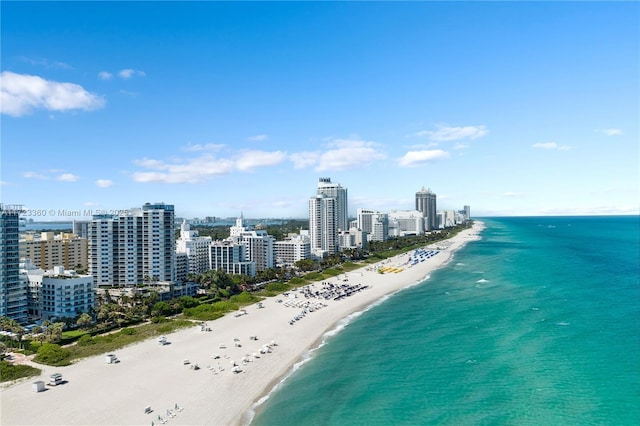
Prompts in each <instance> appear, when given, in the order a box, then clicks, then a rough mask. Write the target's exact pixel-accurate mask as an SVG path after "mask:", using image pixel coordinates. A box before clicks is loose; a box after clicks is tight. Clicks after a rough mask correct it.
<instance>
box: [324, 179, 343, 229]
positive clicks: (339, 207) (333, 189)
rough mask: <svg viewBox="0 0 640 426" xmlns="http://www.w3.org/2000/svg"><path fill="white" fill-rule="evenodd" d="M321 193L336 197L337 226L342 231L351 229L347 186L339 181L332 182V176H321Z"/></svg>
mask: <svg viewBox="0 0 640 426" xmlns="http://www.w3.org/2000/svg"><path fill="white" fill-rule="evenodd" d="M320 194H324V195H326V196H327V197H332V198H335V199H336V207H335V208H336V226H337V227H338V229H339V230H341V231H346V230H347V229H349V205H348V200H347V188H343V187H342V186H341V185H340V184H339V183H335V182H331V178H320V179H319V180H318V195H320Z"/></svg>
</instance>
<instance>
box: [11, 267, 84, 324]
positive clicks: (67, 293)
mask: <svg viewBox="0 0 640 426" xmlns="http://www.w3.org/2000/svg"><path fill="white" fill-rule="evenodd" d="M20 272H21V276H22V279H23V280H26V281H27V283H28V286H29V316H30V317H31V318H32V319H42V320H51V319H59V318H74V317H76V316H77V315H79V314H81V313H83V312H89V311H90V310H91V309H93V308H95V303H96V293H95V284H94V283H93V277H92V276H91V275H78V274H76V273H75V272H74V271H68V270H65V269H64V267H62V266H56V267H54V268H53V269H52V270H48V271H46V272H45V271H43V270H42V269H40V268H37V267H36V266H35V265H34V264H33V263H31V262H30V261H29V260H28V259H27V260H25V262H24V263H22V264H21V271H20Z"/></svg>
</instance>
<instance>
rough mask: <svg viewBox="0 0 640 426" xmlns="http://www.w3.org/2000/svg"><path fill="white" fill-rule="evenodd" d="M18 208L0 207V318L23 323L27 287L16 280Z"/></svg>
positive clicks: (18, 249) (25, 319)
mask: <svg viewBox="0 0 640 426" xmlns="http://www.w3.org/2000/svg"><path fill="white" fill-rule="evenodd" d="M21 212H22V206H19V205H7V204H2V203H0V315H1V316H4V317H8V318H11V319H13V320H15V321H17V322H19V323H26V322H27V313H28V301H27V286H26V285H25V283H24V282H22V281H21V280H20V248H19V231H18V229H19V225H20V213H21Z"/></svg>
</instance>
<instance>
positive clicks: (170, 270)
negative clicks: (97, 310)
mask: <svg viewBox="0 0 640 426" xmlns="http://www.w3.org/2000/svg"><path fill="white" fill-rule="evenodd" d="M174 220H175V214H174V207H173V205H171V204H164V203H156V204H149V203H146V204H145V205H144V206H142V208H141V209H140V208H137V209H132V210H130V211H123V212H122V213H121V214H119V215H94V216H93V220H92V221H91V223H90V225H89V272H90V273H91V275H93V278H94V280H95V283H96V284H97V285H98V286H119V285H126V286H130V285H136V284H141V283H142V282H144V281H146V280H147V279H151V280H154V281H155V280H157V281H174V280H175V278H176V277H175V273H176V255H175V237H174V233H173V228H174Z"/></svg>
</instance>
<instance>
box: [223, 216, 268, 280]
mask: <svg viewBox="0 0 640 426" xmlns="http://www.w3.org/2000/svg"><path fill="white" fill-rule="evenodd" d="M229 233H230V235H229V240H230V241H232V242H234V243H236V244H242V245H244V246H245V247H246V251H245V253H246V257H247V260H249V261H252V262H254V263H255V267H256V271H264V270H265V269H269V268H273V267H275V256H274V244H275V242H276V239H275V237H273V236H272V235H269V234H267V231H265V230H254V229H251V228H248V227H246V226H244V218H243V216H242V214H241V215H240V217H239V218H237V219H236V226H232V227H231V228H230V230H229Z"/></svg>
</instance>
